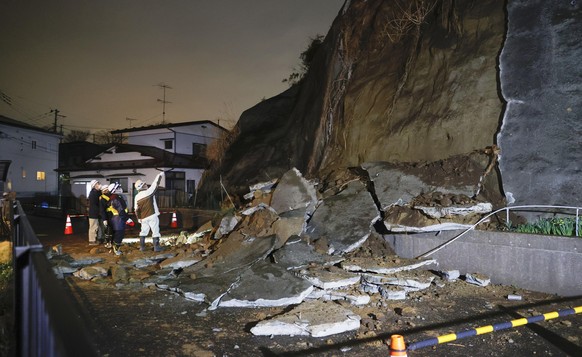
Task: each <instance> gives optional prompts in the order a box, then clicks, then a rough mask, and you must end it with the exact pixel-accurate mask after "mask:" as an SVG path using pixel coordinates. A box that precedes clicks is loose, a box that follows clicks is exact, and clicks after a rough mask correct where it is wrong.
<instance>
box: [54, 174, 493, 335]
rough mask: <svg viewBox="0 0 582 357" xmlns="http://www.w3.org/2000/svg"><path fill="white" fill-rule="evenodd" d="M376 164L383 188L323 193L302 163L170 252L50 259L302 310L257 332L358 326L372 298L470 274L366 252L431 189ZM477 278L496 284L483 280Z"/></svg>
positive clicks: (177, 239) (233, 302) (192, 295)
mask: <svg viewBox="0 0 582 357" xmlns="http://www.w3.org/2000/svg"><path fill="white" fill-rule="evenodd" d="M366 167H367V170H368V172H369V173H370V177H373V180H372V181H373V183H374V185H375V188H376V192H374V191H371V190H370V185H369V182H365V181H362V180H360V179H353V180H350V181H348V182H345V183H342V184H341V185H340V187H338V188H337V189H336V190H335V191H334V192H333V194H329V192H328V194H327V195H322V194H321V193H320V192H318V191H317V189H316V184H315V183H313V182H310V181H308V180H306V179H305V178H304V177H303V176H302V175H301V173H300V172H299V171H298V170H296V169H292V170H290V171H288V172H287V173H286V174H285V175H283V176H282V177H281V178H280V179H279V180H274V181H270V182H267V183H264V184H257V185H254V186H252V187H251V192H250V193H249V194H248V195H246V196H245V198H247V199H252V201H251V203H250V204H249V205H248V206H247V207H244V208H243V209H241V210H231V211H230V212H228V213H226V214H224V215H223V217H222V219H221V220H220V222H219V223H218V224H216V225H215V226H216V227H213V226H212V225H211V224H206V225H203V226H202V227H200V228H199V229H198V231H197V232H194V233H191V234H189V233H187V232H182V233H180V234H179V235H174V236H165V237H162V242H163V243H164V244H165V248H166V249H165V251H163V252H161V253H152V252H140V251H139V250H138V249H137V246H135V247H134V246H132V245H128V249H127V253H126V254H124V255H123V256H121V257H120V258H115V259H116V260H115V261H114V262H113V263H112V262H110V261H108V260H106V259H103V258H98V257H99V256H103V255H104V256H106V257H109V259H111V258H110V255H108V254H103V255H101V254H100V253H106V252H102V251H100V249H102V248H94V249H93V250H92V251H91V253H92V254H91V256H90V257H87V256H84V257H81V256H77V257H71V256H69V255H67V254H62V255H58V254H56V253H55V252H49V258H51V259H52V262H53V269H54V271H55V274H57V276H59V277H63V276H64V275H66V274H73V275H74V276H75V277H77V278H79V279H84V280H91V281H95V282H102V281H103V280H104V279H111V280H112V281H113V283H115V284H118V285H127V286H137V287H139V286H142V287H151V286H155V287H156V288H158V289H162V290H167V291H172V292H175V293H177V294H180V295H181V296H183V297H184V298H186V299H189V300H194V301H197V302H200V303H203V304H205V309H207V310H214V309H217V308H226V307H252V308H257V307H277V306H284V307H287V306H292V307H293V308H292V309H291V310H290V311H288V312H287V313H285V314H282V315H278V316H277V317H274V318H271V319H266V320H264V321H261V322H259V323H258V324H257V325H256V326H255V327H253V328H252V329H251V332H252V333H253V334H255V335H265V334H267V335H311V336H314V337H322V336H328V335H331V334H337V333H342V332H345V331H352V330H357V329H358V328H359V327H360V316H359V315H358V314H357V313H355V312H354V311H353V309H356V311H357V309H358V308H359V307H362V306H364V305H366V304H369V303H370V301H371V298H372V297H375V298H376V299H387V300H403V299H406V298H407V295H408V294H409V293H410V292H414V291H419V290H424V289H428V288H429V287H431V285H434V284H435V278H439V279H440V280H439V281H441V282H442V284H444V283H451V282H455V281H457V280H458V279H460V276H459V275H455V272H450V271H449V272H440V273H438V272H437V273H435V271H436V269H437V266H438V263H437V261H435V260H433V259H424V260H418V259H403V258H400V257H398V256H396V255H395V254H394V252H393V251H392V249H391V248H390V247H389V246H387V244H385V246H384V248H383V249H384V251H381V252H380V251H375V248H369V250H370V252H369V253H371V254H372V255H373V258H370V257H369V256H367V257H362V256H361V255H359V254H360V253H361V251H362V249H364V247H365V245H366V242H367V241H368V240H369V239H370V237H373V239H374V240H375V241H381V242H384V243H385V241H383V239H382V236H381V234H380V233H378V231H377V227H378V223H380V226H382V223H384V224H383V226H385V227H386V228H387V229H390V228H394V227H393V226H392V225H390V224H388V223H386V222H385V221H384V222H382V217H383V215H384V213H385V212H386V209H387V208H388V209H389V208H391V207H395V206H398V205H404V202H410V201H412V200H413V199H414V197H413V195H411V193H413V192H417V193H418V194H421V193H422V192H423V190H424V188H423V186H422V183H420V182H419V181H418V180H416V179H414V178H413V177H412V176H410V177H408V176H406V175H403V174H401V173H397V172H396V171H394V170H393V169H387V168H384V169H381V167H382V165H381V164H369V165H367V166H366ZM390 170H392V175H391V176H390V175H388V172H391V171H390ZM389 177H391V178H392V180H396V181H399V185H401V187H400V188H399V189H400V191H401V192H406V194H400V195H399V194H396V191H394V190H393V189H389V188H388V187H389V186H390V185H388V184H387V183H386V181H384V180H388V179H389ZM405 181H407V182H408V183H404V182H405ZM392 186H393V185H392ZM404 186H406V187H404ZM413 188H414V189H413ZM464 189H465V191H464V192H466V193H469V188H464ZM378 202H380V204H378ZM476 206H478V208H476V209H475V212H474V213H473V214H474V215H477V214H480V213H483V212H484V210H483V207H482V205H476ZM470 207H473V206H469V205H464V207H463V210H464V211H465V212H466V211H470V210H471V208H470ZM441 214H442V213H441ZM446 214H450V213H446ZM439 229H443V227H442V226H439ZM397 231H398V230H397ZM129 241H131V242H134V240H132V239H126V240H125V242H129ZM135 242H137V240H135ZM129 248H134V249H129ZM109 275H110V276H109ZM439 275H440V277H439ZM470 280H471V282H473V283H481V284H483V285H486V283H487V279H486V278H482V277H479V278H476V277H474V276H471V277H470ZM257 287H260V289H258V288H257Z"/></svg>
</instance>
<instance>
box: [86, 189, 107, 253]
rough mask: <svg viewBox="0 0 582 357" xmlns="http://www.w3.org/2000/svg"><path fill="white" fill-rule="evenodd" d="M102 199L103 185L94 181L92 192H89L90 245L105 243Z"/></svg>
mask: <svg viewBox="0 0 582 357" xmlns="http://www.w3.org/2000/svg"><path fill="white" fill-rule="evenodd" d="M100 197H101V183H100V182H99V181H97V180H93V181H91V191H90V192H89V212H88V215H89V245H97V244H99V242H101V241H103V235H104V228H105V227H104V226H103V223H102V220H101V211H100V209H99V199H100Z"/></svg>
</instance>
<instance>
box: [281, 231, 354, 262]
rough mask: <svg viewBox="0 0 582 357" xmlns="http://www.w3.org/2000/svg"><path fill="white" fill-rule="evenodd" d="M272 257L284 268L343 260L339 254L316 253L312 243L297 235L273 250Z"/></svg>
mask: <svg viewBox="0 0 582 357" xmlns="http://www.w3.org/2000/svg"><path fill="white" fill-rule="evenodd" d="M273 258H274V260H275V263H276V264H278V265H280V266H282V267H284V268H285V269H301V268H305V267H307V266H309V265H311V264H319V265H323V266H329V265H335V264H337V263H339V262H341V261H342V260H344V258H343V257H340V256H328V255H326V254H320V253H318V252H317V251H316V250H315V248H314V247H313V245H309V244H307V242H306V241H305V240H303V239H301V238H300V237H298V236H294V237H291V238H290V239H289V240H288V241H287V243H286V244H285V245H284V246H283V247H282V248H281V249H278V250H276V251H275V252H273Z"/></svg>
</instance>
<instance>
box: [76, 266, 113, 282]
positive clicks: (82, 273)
mask: <svg viewBox="0 0 582 357" xmlns="http://www.w3.org/2000/svg"><path fill="white" fill-rule="evenodd" d="M107 274H108V271H107V269H105V268H104V267H96V266H91V267H84V268H81V269H79V270H77V271H75V272H73V275H74V276H76V277H77V278H79V279H83V280H91V279H93V278H95V277H98V276H107Z"/></svg>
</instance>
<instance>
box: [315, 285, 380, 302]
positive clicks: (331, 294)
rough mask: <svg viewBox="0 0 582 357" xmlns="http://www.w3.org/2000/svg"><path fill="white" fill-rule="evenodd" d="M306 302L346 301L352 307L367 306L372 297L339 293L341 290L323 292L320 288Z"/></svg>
mask: <svg viewBox="0 0 582 357" xmlns="http://www.w3.org/2000/svg"><path fill="white" fill-rule="evenodd" d="M305 299H306V300H315V299H322V300H327V301H337V300H344V301H348V302H349V303H350V304H352V305H356V306H360V305H366V304H368V303H369V302H370V299H371V298H370V295H368V294H365V295H361V294H359V295H355V294H350V293H349V292H345V291H339V290H323V289H319V288H314V289H313V291H312V292H311V294H309V295H308V296H307V297H306V298H305Z"/></svg>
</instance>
